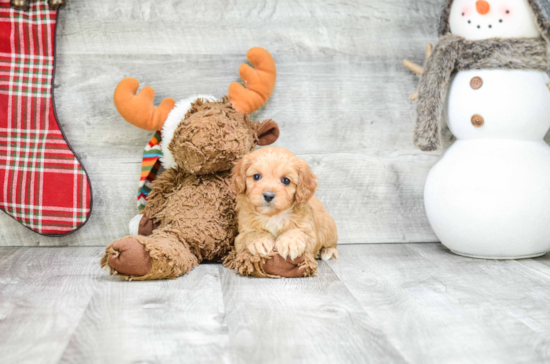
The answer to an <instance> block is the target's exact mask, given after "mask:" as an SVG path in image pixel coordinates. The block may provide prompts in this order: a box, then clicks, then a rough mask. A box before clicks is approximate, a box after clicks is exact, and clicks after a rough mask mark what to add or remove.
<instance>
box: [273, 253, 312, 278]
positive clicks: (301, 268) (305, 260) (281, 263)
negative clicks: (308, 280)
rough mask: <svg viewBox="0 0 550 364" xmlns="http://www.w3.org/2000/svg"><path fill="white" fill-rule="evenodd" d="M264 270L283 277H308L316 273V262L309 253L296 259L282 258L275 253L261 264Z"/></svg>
mask: <svg viewBox="0 0 550 364" xmlns="http://www.w3.org/2000/svg"><path fill="white" fill-rule="evenodd" d="M263 269H264V271H265V272H266V273H267V274H269V275H273V276H279V277H285V278H297V277H309V276H312V275H313V274H315V273H317V262H316V261H315V259H313V257H311V256H310V255H309V254H303V255H301V256H299V257H297V258H296V259H291V258H290V257H288V258H286V259H285V258H283V257H282V256H280V255H279V254H275V255H273V256H272V257H271V259H269V260H267V261H266V262H265V264H264V265H263Z"/></svg>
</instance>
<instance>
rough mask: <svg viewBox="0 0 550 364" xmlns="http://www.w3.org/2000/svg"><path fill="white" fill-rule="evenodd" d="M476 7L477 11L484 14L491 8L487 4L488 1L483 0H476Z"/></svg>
mask: <svg viewBox="0 0 550 364" xmlns="http://www.w3.org/2000/svg"><path fill="white" fill-rule="evenodd" d="M476 9H477V12H478V13H480V14H481V15H485V14H487V13H488V12H489V10H491V5H489V3H488V2H487V1H485V0H479V1H478V2H476Z"/></svg>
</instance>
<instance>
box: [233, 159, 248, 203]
mask: <svg viewBox="0 0 550 364" xmlns="http://www.w3.org/2000/svg"><path fill="white" fill-rule="evenodd" d="M248 167H250V161H249V160H248V159H246V157H244V158H243V159H241V160H240V161H239V162H237V164H236V165H235V167H233V184H234V185H235V191H237V195H240V194H242V193H244V192H245V191H246V171H247V170H248Z"/></svg>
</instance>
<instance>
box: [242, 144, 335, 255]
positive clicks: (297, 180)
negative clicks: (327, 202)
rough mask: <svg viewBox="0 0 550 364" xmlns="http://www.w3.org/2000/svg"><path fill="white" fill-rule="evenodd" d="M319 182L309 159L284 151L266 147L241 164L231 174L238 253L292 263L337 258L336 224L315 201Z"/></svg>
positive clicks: (244, 159)
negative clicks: (272, 255)
mask: <svg viewBox="0 0 550 364" xmlns="http://www.w3.org/2000/svg"><path fill="white" fill-rule="evenodd" d="M316 178H317V177H316V176H315V175H314V174H313V173H312V171H311V168H310V167H309V165H308V164H307V163H306V161H305V160H303V159H298V158H297V157H296V156H295V155H294V154H293V153H292V152H290V151H288V150H286V149H284V148H277V147H266V148H262V149H259V150H256V151H254V152H252V153H250V154H247V155H246V156H245V157H244V158H243V159H241V160H240V161H239V163H237V165H236V166H235V168H234V169H233V182H234V184H235V188H236V191H237V211H238V220H239V235H238V236H237V238H236V239H235V248H236V252H237V254H238V253H239V252H242V251H244V250H246V249H247V250H248V251H249V253H251V254H252V255H259V256H265V255H266V254H270V253H271V252H272V251H276V252H278V254H279V255H280V256H281V257H282V258H284V259H286V258H287V257H289V258H290V259H292V260H294V259H296V258H298V257H301V256H302V255H304V256H309V257H311V258H319V257H320V258H322V259H323V260H329V259H331V258H338V251H337V250H336V245H337V242H338V233H337V229H336V223H335V222H334V220H333V219H332V217H331V216H330V215H329V214H328V212H327V211H326V210H325V208H324V206H323V204H322V203H321V201H319V200H318V199H317V198H316V197H315V196H314V194H315V190H316V189H317V181H316ZM274 248H275V249H274ZM311 260H312V261H313V259H311ZM313 263H314V264H315V266H316V263H315V262H314V261H313Z"/></svg>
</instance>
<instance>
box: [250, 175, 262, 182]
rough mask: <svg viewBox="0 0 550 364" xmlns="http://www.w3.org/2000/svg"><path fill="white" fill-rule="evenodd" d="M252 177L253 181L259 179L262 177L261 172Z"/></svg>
mask: <svg viewBox="0 0 550 364" xmlns="http://www.w3.org/2000/svg"><path fill="white" fill-rule="evenodd" d="M252 178H254V181H259V180H261V179H262V175H261V174H255V175H254V176H253V177H252Z"/></svg>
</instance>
